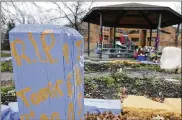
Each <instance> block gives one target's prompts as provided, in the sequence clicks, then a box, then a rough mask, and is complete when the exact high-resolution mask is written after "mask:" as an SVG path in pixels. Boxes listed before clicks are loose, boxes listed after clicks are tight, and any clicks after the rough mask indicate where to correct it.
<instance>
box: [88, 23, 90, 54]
mask: <svg viewBox="0 0 182 120" xmlns="http://www.w3.org/2000/svg"><path fill="white" fill-rule="evenodd" d="M88 56H90V23H89V22H88Z"/></svg>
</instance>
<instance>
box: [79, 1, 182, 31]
mask: <svg viewBox="0 0 182 120" xmlns="http://www.w3.org/2000/svg"><path fill="white" fill-rule="evenodd" d="M100 13H102V15H103V20H102V21H103V23H102V24H103V26H107V27H121V28H141V29H157V26H158V21H159V14H160V13H161V15H162V20H161V27H162V28H163V27H167V26H171V25H175V24H180V23H182V16H181V15H180V14H179V13H177V12H175V11H174V10H172V9H171V8H169V7H162V6H155V5H146V4H138V3H128V4H119V5H110V6H102V7H94V8H92V9H91V10H90V11H89V12H88V14H87V15H86V16H85V17H84V18H83V21H84V22H89V23H93V24H97V25H100Z"/></svg>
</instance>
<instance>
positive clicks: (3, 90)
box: [1, 85, 15, 94]
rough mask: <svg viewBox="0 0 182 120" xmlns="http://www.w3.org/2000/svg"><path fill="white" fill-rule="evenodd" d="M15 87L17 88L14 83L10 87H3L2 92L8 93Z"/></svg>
mask: <svg viewBox="0 0 182 120" xmlns="http://www.w3.org/2000/svg"><path fill="white" fill-rule="evenodd" d="M14 89H15V86H14V85H12V86H9V87H1V92H2V93H4V94H7V93H8V91H11V90H14Z"/></svg>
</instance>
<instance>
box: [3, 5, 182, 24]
mask: <svg viewBox="0 0 182 120" xmlns="http://www.w3.org/2000/svg"><path fill="white" fill-rule="evenodd" d="M124 3H131V2H94V4H93V5H92V7H96V6H105V5H115V4H124ZM135 3H143V4H151V5H158V6H167V7H170V8H172V9H173V10H175V11H176V10H177V7H176V6H178V11H180V10H181V9H180V8H179V7H181V6H180V4H181V3H180V2H135ZM36 4H37V5H38V6H40V7H41V8H42V11H43V12H40V11H38V10H37V9H36V8H35V6H33V7H32V5H31V4H29V3H25V2H24V3H16V5H17V6H18V8H20V9H21V10H22V11H23V13H25V14H27V16H28V15H29V16H30V20H31V16H34V18H35V21H39V22H38V23H40V22H42V23H47V22H48V20H50V19H52V18H55V17H59V15H60V13H58V12H57V11H56V10H54V9H55V8H56V6H55V5H54V4H53V3H51V2H36ZM89 5H90V3H89V2H87V4H85V6H84V7H85V8H87V7H88V6H89ZM2 6H3V5H2ZM4 7H5V8H6V9H8V10H10V11H11V13H13V14H15V15H16V11H15V10H14V9H12V7H11V6H9V7H8V6H5V5H4ZM62 7H63V6H62ZM66 12H69V11H66ZM17 18H18V19H21V16H20V17H17ZM54 22H55V24H60V25H65V24H67V23H68V21H67V20H66V19H58V20H57V21H54Z"/></svg>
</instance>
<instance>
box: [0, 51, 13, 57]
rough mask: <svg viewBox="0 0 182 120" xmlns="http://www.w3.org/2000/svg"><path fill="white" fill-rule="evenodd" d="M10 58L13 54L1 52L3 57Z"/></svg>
mask: <svg viewBox="0 0 182 120" xmlns="http://www.w3.org/2000/svg"><path fill="white" fill-rule="evenodd" d="M10 56H11V53H4V52H1V57H10Z"/></svg>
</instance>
